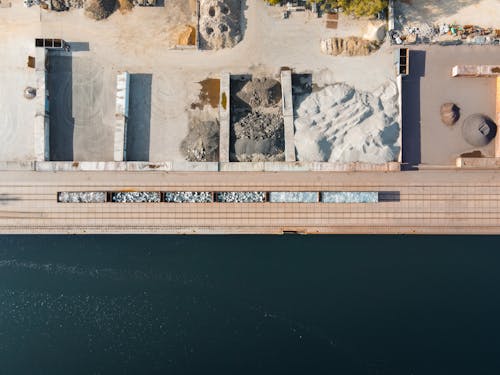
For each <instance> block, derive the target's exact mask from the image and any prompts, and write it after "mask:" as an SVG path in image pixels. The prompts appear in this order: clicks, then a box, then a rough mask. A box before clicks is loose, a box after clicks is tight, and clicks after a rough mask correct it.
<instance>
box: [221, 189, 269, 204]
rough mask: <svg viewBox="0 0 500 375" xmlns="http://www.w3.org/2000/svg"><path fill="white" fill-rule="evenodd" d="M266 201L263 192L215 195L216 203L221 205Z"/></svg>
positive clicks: (237, 192)
mask: <svg viewBox="0 0 500 375" xmlns="http://www.w3.org/2000/svg"><path fill="white" fill-rule="evenodd" d="M265 201H266V193H264V192H263V191H250V192H246V191H245V192H240V191H236V192H234V191H224V192H220V193H217V202H221V203H262V202H265Z"/></svg>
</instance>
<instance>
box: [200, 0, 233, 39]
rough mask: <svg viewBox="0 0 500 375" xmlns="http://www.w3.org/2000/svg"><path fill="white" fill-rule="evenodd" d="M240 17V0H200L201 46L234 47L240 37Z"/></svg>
mask: <svg viewBox="0 0 500 375" xmlns="http://www.w3.org/2000/svg"><path fill="white" fill-rule="evenodd" d="M240 17H241V1H240V0H200V22H199V28H200V45H201V47H202V48H205V49H221V48H231V47H234V46H235V45H236V44H237V43H238V42H239V41H240V39H241V31H240Z"/></svg>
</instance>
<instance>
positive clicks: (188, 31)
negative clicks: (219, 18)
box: [134, 0, 196, 46]
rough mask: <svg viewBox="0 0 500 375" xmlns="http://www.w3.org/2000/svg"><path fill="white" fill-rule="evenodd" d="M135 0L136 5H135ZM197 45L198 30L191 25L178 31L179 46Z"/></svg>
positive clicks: (183, 26) (181, 27)
mask: <svg viewBox="0 0 500 375" xmlns="http://www.w3.org/2000/svg"><path fill="white" fill-rule="evenodd" d="M135 1H136V0H134V4H135ZM148 1H154V0H148ZM195 44H196V29H195V28H194V26H191V25H182V26H180V27H179V29H178V31H177V45H179V46H194V45H195Z"/></svg>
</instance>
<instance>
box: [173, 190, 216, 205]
mask: <svg viewBox="0 0 500 375" xmlns="http://www.w3.org/2000/svg"><path fill="white" fill-rule="evenodd" d="M165 202H171V203H211V202H212V193H209V192H205V191H201V192H192V191H176V192H166V193H165Z"/></svg>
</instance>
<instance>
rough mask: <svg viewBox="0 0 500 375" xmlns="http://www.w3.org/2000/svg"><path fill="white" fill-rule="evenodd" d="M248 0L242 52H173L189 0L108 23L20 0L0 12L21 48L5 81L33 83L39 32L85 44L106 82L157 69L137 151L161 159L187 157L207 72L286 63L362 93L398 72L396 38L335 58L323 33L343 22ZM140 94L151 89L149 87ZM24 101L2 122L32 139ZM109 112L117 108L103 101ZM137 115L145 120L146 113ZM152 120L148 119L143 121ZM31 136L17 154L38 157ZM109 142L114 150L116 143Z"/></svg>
mask: <svg viewBox="0 0 500 375" xmlns="http://www.w3.org/2000/svg"><path fill="white" fill-rule="evenodd" d="M243 3H244V5H243V11H244V15H245V17H246V22H245V23H244V24H243V25H242V31H243V40H242V41H241V42H240V43H238V44H237V45H236V46H235V47H234V48H232V49H224V50H220V51H195V50H175V49H173V48H174V47H175V46H174V45H175V42H176V40H175V35H174V33H173V30H174V28H175V27H176V26H178V25H179V24H182V25H183V24H186V23H189V22H191V20H192V19H193V13H192V6H191V4H190V3H189V2H186V1H184V0H165V6H164V7H152V8H135V9H133V10H132V11H130V12H128V13H126V14H121V13H120V12H115V13H114V14H113V15H111V16H110V17H109V18H108V19H106V20H104V21H99V22H97V21H93V20H90V19H88V18H86V17H85V16H84V14H83V10H71V11H68V12H60V13H56V12H47V11H43V10H40V9H38V8H36V7H32V8H29V9H26V8H24V7H23V5H22V1H21V0H13V6H12V8H8V9H2V10H0V33H1V36H2V40H3V41H6V43H8V46H11V47H12V48H9V49H8V52H7V53H6V54H5V55H4V56H5V58H2V59H0V69H1V71H2V72H16V74H15V75H10V74H5V76H6V78H5V79H6V80H13V82H10V81H9V83H8V84H6V85H4V86H3V87H14V86H15V85H17V84H18V83H16V82H17V81H21V80H22V79H24V82H23V83H22V84H20V83H19V87H21V86H22V87H24V85H25V82H28V81H29V76H30V74H31V73H30V72H29V71H26V72H25V71H24V69H25V68H24V66H25V64H26V59H27V56H28V54H33V53H34V47H33V44H34V38H35V36H43V37H60V38H63V39H65V40H66V41H68V42H70V44H72V45H73V46H74V47H75V53H78V54H79V55H80V56H81V57H82V58H83V57H85V58H86V59H88V61H89V64H91V66H93V67H95V68H96V71H104V72H106V74H104V75H103V76H102V79H103V83H102V87H104V88H107V87H112V86H113V85H114V84H115V80H116V73H117V72H118V71H128V72H130V73H131V74H147V75H151V85H150V86H151V88H150V91H151V100H150V104H149V103H147V101H145V102H140V101H136V102H134V106H135V108H136V110H139V111H140V108H141V106H145V107H144V108H145V109H146V110H148V108H149V110H150V121H149V122H150V123H149V149H147V146H145V144H147V142H146V140H145V139H140V140H139V142H140V143H141V145H140V146H138V148H136V151H135V152H133V153H135V156H132V157H133V158H140V159H142V158H144V156H145V155H148V156H149V159H150V160H152V161H166V160H173V161H175V160H179V161H180V160H185V159H184V156H183V155H182V153H181V152H180V150H179V146H180V144H181V142H182V140H183V139H184V138H185V136H186V134H187V131H188V125H189V121H190V114H189V111H190V106H191V104H192V103H195V102H196V101H197V99H198V96H199V93H200V84H199V82H201V81H203V80H204V79H206V78H207V77H213V78H217V77H218V76H219V74H220V73H221V72H231V73H232V74H248V73H250V74H257V75H264V76H274V75H276V74H277V73H278V72H279V70H280V68H281V67H284V66H289V67H292V68H293V69H294V70H295V71H296V72H309V73H314V76H315V80H328V81H333V82H347V83H349V84H352V85H354V86H356V87H357V88H359V89H362V90H373V89H375V88H377V87H378V86H379V85H380V84H381V83H383V82H385V81H386V80H387V79H391V78H393V70H392V53H391V50H390V48H389V47H388V46H387V44H384V45H383V46H382V48H381V49H380V50H379V51H377V52H375V53H374V54H372V55H370V56H368V57H353V58H350V57H332V56H327V55H324V54H322V53H321V51H320V48H319V44H320V40H321V39H322V38H325V37H331V36H336V35H339V33H342V32H344V31H345V32H347V31H346V30H344V31H342V22H341V23H340V26H339V29H338V30H327V29H326V28H325V24H324V20H323V19H317V18H315V17H314V16H313V15H311V14H309V13H301V14H293V15H292V16H291V18H290V19H288V20H283V19H281V13H280V9H279V8H273V7H269V6H267V5H266V4H265V2H264V1H254V0H247V1H244V2H243ZM40 20H41V22H40ZM346 27H347V23H346ZM353 30H354V29H353ZM349 34H354V31H352V32H350V31H349ZM270 35H272V37H269V36H270ZM4 56H3V57H4ZM21 70H22V71H23V73H21ZM24 75H26V76H24ZM23 77H24V78H23ZM14 81H15V82H14ZM3 87H0V97H1V96H2V95H3V97H7V96H8V95H7V94H5V92H7V91H5V89H4V88H3ZM1 90H4V91H1ZM132 95H134V94H132ZM136 95H137V96H138V97H143V96H144V95H143V94H142V93H141V92H138V93H136ZM24 101H25V99H24V98H22V95H19V97H11V98H9V99H8V100H7V102H6V103H5V102H2V104H0V106H6V107H7V108H19V110H18V111H17V112H14V111H10V113H11V114H12V116H13V117H12V118H9V119H5V120H2V119H1V117H0V120H1V121H3V123H2V124H0V129H2V128H3V129H6V125H5V123H6V122H7V121H8V122H13V123H15V124H16V125H15V126H13V127H9V129H8V130H9V131H13V132H15V133H16V134H15V135H12V136H10V137H11V139H27V138H25V137H26V136H27V135H28V134H29V135H30V136H31V134H32V123H33V122H32V120H31V118H32V115H31V114H29V112H28V111H24V109H26V110H29V107H28V106H26V104H25V103H24ZM106 103H107V102H106V101H102V102H101V103H96V105H98V106H103V105H107V104H106ZM137 108H139V109H137ZM21 109H22V110H21ZM99 110H100V111H103V113H104V112H106V111H107V109H106V110H104V109H103V107H101V108H100V109H99ZM111 110H112V111H113V110H114V104H112V109H111ZM106 116H107V115H104V116H103V120H104V119H105V118H106ZM136 120H137V119H136ZM137 121H141V122H144V120H143V119H139V120H137ZM137 121H136V122H137ZM147 125H148V124H147V121H146V124H142V125H141V126H146V127H147ZM106 126H108V125H107V124H106ZM4 131H5V130H4ZM104 132H106V131H104ZM89 134H90V133H89ZM0 141H1V140H0ZM1 142H2V144H3V141H1ZM21 143H22V142H21ZM21 143H18V145H16V146H15V147H14V148H15V150H19V152H18V153H17V157H18V158H28V159H29V158H31V155H30V152H27V151H28V150H24V151H21V148H22V147H24V146H19V144H21ZM23 144H25V143H23ZM2 147H3V146H2ZM2 147H0V150H2ZM6 147H7V146H6ZM8 147H10V146H8ZM105 147H106V150H107V147H108V146H105ZM132 147H133V145H132ZM28 149H29V147H28ZM92 150H94V149H92ZM101 152H102V153H103V154H100V155H101V156H103V157H104V156H107V155H108V151H101ZM0 153H3V150H2V151H0ZM10 155H11V154H8V155H7V154H5V155H3V154H0V159H4V158H8V159H11V158H12V156H10ZM109 156H110V155H109ZM82 157H86V156H85V155H82ZM89 157H90V156H89Z"/></svg>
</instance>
